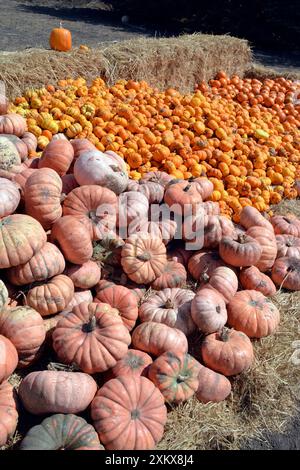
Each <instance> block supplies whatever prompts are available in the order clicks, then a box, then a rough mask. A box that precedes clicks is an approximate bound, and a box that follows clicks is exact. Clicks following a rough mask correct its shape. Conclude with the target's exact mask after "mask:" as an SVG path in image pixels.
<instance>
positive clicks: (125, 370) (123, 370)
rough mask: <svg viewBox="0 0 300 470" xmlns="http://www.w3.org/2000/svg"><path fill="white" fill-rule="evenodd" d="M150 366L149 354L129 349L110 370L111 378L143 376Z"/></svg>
mask: <svg viewBox="0 0 300 470" xmlns="http://www.w3.org/2000/svg"><path fill="white" fill-rule="evenodd" d="M150 364H152V359H151V357H150V356H149V354H147V353H145V352H143V351H139V350H138V349H129V350H128V353H127V354H126V355H125V356H124V357H122V359H120V360H119V361H118V362H117V363H116V365H115V366H114V367H113V368H112V369H111V371H110V372H111V374H112V377H113V378H115V377H120V376H121V375H124V376H125V377H139V376H140V375H145V374H146V372H147V371H148V368H149V367H148V366H149V365H150Z"/></svg>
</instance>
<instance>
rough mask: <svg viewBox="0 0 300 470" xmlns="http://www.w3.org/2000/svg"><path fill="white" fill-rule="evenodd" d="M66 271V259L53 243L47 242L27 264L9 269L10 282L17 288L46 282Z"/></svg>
mask: <svg viewBox="0 0 300 470" xmlns="http://www.w3.org/2000/svg"><path fill="white" fill-rule="evenodd" d="M64 269H65V259H64V257H63V255H62V253H61V252H60V250H59V249H58V248H57V246H55V245H53V243H49V242H46V243H45V245H44V246H43V247H42V248H41V249H40V251H38V252H37V253H36V254H35V255H34V256H33V257H32V258H31V259H30V260H29V261H27V263H25V264H21V265H19V266H15V267H13V268H10V269H8V271H7V277H8V280H9V281H10V282H11V283H12V284H15V285H17V286H22V285H25V284H31V283H33V282H36V281H45V280H47V279H50V278H51V277H53V276H56V275H57V274H61V273H62V272H63V270H64Z"/></svg>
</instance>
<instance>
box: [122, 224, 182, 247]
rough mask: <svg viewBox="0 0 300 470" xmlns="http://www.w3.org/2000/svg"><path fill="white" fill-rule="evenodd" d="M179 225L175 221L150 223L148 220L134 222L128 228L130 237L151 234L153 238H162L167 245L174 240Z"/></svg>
mask: <svg viewBox="0 0 300 470" xmlns="http://www.w3.org/2000/svg"><path fill="white" fill-rule="evenodd" d="M176 229H177V223H176V221H175V220H170V219H166V220H162V221H160V222H154V221H151V222H149V221H148V220H147V219H143V220H139V219H138V218H137V219H136V220H135V221H132V222H131V223H130V225H129V226H128V236H131V235H134V234H139V233H150V234H151V235H152V236H153V237H160V238H161V239H162V241H163V242H164V244H165V245H167V244H168V243H169V241H171V240H172V238H174V235H175V233H176Z"/></svg>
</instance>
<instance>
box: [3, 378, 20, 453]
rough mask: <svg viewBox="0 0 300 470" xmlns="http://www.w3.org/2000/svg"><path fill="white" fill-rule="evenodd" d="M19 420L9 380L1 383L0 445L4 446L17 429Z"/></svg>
mask: <svg viewBox="0 0 300 470" xmlns="http://www.w3.org/2000/svg"><path fill="white" fill-rule="evenodd" d="M17 422H18V412H17V404H16V400H15V397H14V390H13V387H12V385H10V383H9V382H7V381H4V382H2V383H0V447H1V446H4V445H5V444H6V443H7V441H8V439H9V437H10V436H12V435H13V433H14V432H15V430H16V427H17Z"/></svg>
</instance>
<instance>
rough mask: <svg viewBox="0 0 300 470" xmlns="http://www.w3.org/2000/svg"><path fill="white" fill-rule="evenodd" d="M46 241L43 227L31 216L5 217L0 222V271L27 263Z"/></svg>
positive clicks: (15, 215)
mask: <svg viewBox="0 0 300 470" xmlns="http://www.w3.org/2000/svg"><path fill="white" fill-rule="evenodd" d="M46 241H47V237H46V233H45V231H44V229H43V227H42V226H41V224H40V223H39V222H38V221H37V220H35V219H33V218H32V217H30V216H29V215H23V214H13V215H9V216H8V217H4V218H3V219H1V220H0V269H3V268H10V267H12V266H18V265H19V264H24V263H27V261H29V260H30V258H32V257H33V255H35V254H36V253H37V252H38V251H39V250H40V249H41V248H42V246H43V245H44V244H45V243H46Z"/></svg>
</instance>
